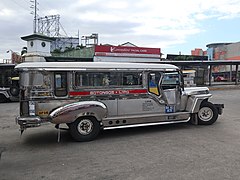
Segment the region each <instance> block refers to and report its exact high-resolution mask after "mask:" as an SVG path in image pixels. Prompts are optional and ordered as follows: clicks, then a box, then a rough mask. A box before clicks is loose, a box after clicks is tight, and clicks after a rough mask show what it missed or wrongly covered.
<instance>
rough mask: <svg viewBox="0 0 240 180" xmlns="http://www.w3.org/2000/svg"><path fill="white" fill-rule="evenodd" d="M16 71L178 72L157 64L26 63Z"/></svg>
mask: <svg viewBox="0 0 240 180" xmlns="http://www.w3.org/2000/svg"><path fill="white" fill-rule="evenodd" d="M15 68H16V69H17V70H30V69H35V70H48V71H56V70H63V71H67V70H87V69H96V70H101V69H136V70H140V69H142V70H154V69H155V70H157V69H161V70H178V69H179V68H178V67H177V66H174V65H171V64H160V63H159V64H158V63H119V62H118V63H117V62H30V63H29V62H28V63H21V64H19V65H17V66H16V67H15Z"/></svg>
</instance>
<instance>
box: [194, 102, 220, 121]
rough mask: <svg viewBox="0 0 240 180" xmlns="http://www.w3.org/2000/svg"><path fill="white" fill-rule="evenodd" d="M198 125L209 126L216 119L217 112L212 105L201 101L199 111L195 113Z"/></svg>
mask: <svg viewBox="0 0 240 180" xmlns="http://www.w3.org/2000/svg"><path fill="white" fill-rule="evenodd" d="M197 117H198V124H200V125H211V124H213V123H214V122H215V121H216V120H217V118H218V110H217V108H216V107H215V106H214V104H212V103H210V102H208V101H203V102H202V103H201V105H200V109H199V111H198V113H197Z"/></svg>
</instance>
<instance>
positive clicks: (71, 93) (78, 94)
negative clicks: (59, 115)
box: [69, 91, 90, 96]
mask: <svg viewBox="0 0 240 180" xmlns="http://www.w3.org/2000/svg"><path fill="white" fill-rule="evenodd" d="M89 94H90V92H89V91H88V92H87V91H82V92H75V91H73V92H69V95H70V96H87V95H89Z"/></svg>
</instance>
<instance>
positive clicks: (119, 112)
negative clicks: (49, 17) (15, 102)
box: [16, 62, 223, 141]
mask: <svg viewBox="0 0 240 180" xmlns="http://www.w3.org/2000/svg"><path fill="white" fill-rule="evenodd" d="M16 69H17V70H18V71H19V72H20V116H18V117H17V118H16V121H17V123H18V124H19V125H20V129H21V130H25V129H26V128H29V127H38V126H40V125H41V124H43V123H53V124H56V125H59V124H62V123H66V124H67V125H68V126H69V129H70V132H71V134H72V136H73V137H74V139H76V140H78V141H87V140H91V139H93V138H95V137H96V136H97V134H98V132H99V130H100V129H113V128H123V127H133V126H146V125H156V124H169V123H179V122H187V121H190V120H194V122H196V119H199V118H197V117H196V116H194V115H196V114H197V113H198V112H199V109H200V108H201V104H202V102H203V101H205V102H207V101H208V99H209V98H210V97H211V94H209V91H208V88H206V87H201V88H197V87H194V88H184V83H183V78H182V74H181V71H180V70H179V68H178V67H176V66H174V65H167V64H145V63H104V62H70V63H69V62H41V63H22V64H20V65H18V66H17V67H16ZM222 107H223V106H222V105H217V106H216V107H214V108H215V110H216V109H217V110H218V114H220V112H221V109H222ZM214 116H216V115H215V114H214ZM201 120H202V121H204V119H201ZM205 121H206V122H207V120H205ZM214 121H216V120H214ZM95 126H96V127H97V129H99V130H96V132H95V129H94V128H95ZM91 133H93V135H92V134H91Z"/></svg>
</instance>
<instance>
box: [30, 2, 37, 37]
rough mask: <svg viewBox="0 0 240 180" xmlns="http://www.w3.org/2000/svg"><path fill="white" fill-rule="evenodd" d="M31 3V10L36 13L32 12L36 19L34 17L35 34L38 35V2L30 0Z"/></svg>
mask: <svg viewBox="0 0 240 180" xmlns="http://www.w3.org/2000/svg"><path fill="white" fill-rule="evenodd" d="M30 3H32V5H31V6H30V8H31V9H34V11H32V12H31V14H33V15H34V17H33V33H36V32H37V11H38V8H37V5H38V2H37V0H30Z"/></svg>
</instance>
